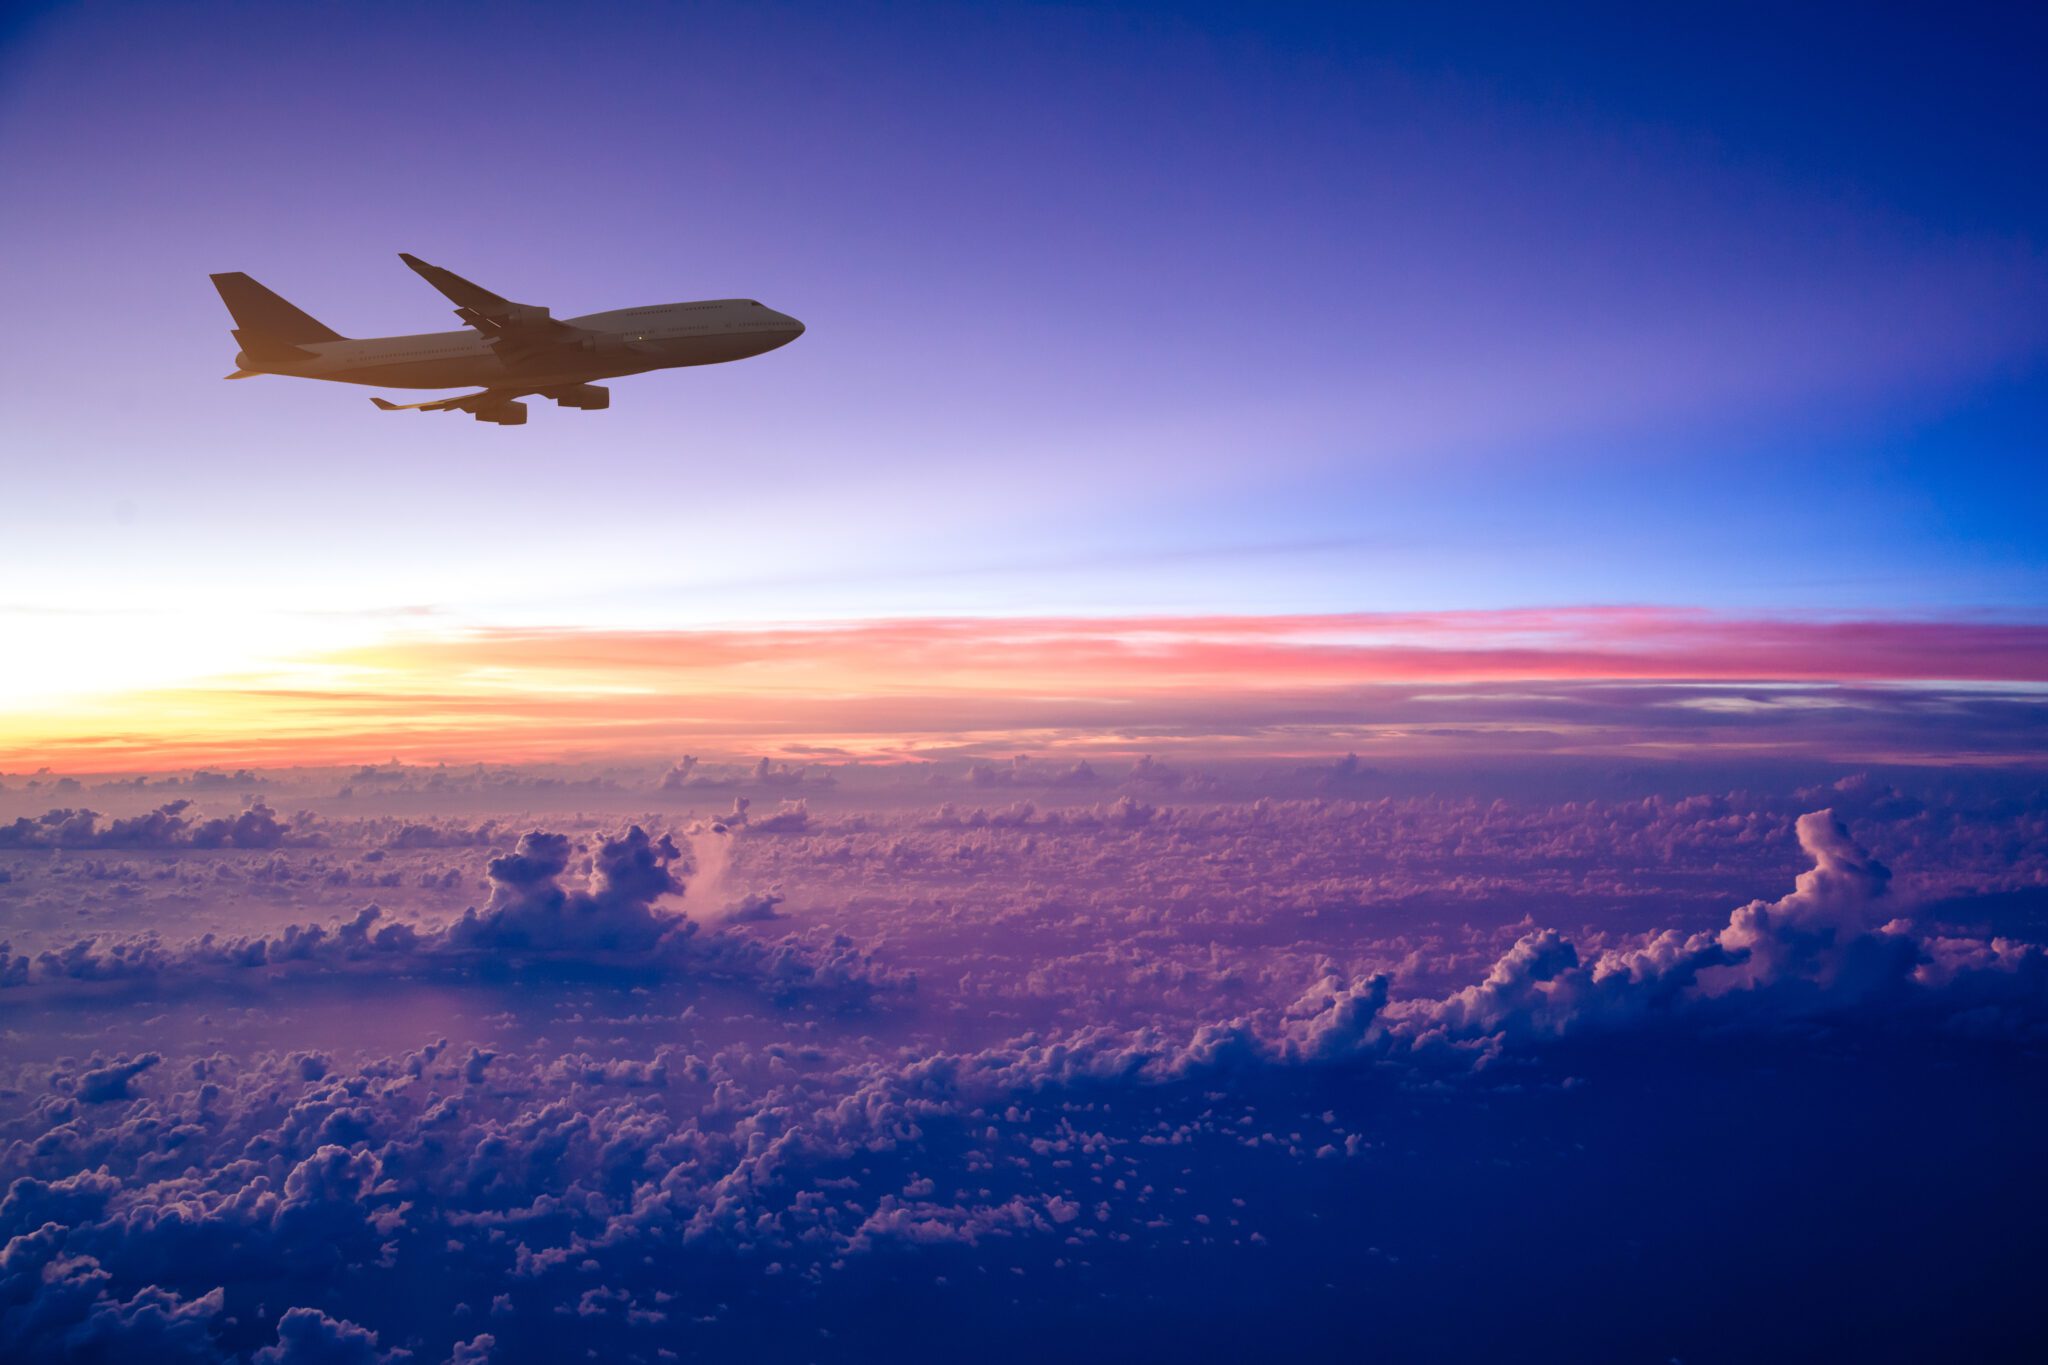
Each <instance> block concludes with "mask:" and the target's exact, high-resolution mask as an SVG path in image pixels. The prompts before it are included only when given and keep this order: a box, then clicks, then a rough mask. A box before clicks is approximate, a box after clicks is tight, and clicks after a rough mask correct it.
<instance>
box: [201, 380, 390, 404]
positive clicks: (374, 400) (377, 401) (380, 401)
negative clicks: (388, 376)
mask: <svg viewBox="0 0 2048 1365" xmlns="http://www.w3.org/2000/svg"><path fill="white" fill-rule="evenodd" d="M228 377H229V378H230V379H232V378H234V376H233V375H229V376H228ZM370 401H371V402H372V403H375V404H376V405H377V406H378V407H380V408H382V409H384V411H386V412H402V411H403V410H404V407H405V405H404V404H402V403H393V402H391V401H389V400H388V399H383V398H377V397H374V396H373V397H372V398H371V399H370Z"/></svg>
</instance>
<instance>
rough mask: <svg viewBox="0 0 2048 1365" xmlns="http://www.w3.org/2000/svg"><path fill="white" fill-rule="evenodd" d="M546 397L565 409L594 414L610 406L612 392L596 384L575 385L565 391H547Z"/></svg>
mask: <svg viewBox="0 0 2048 1365" xmlns="http://www.w3.org/2000/svg"><path fill="white" fill-rule="evenodd" d="M548 397H550V398H552V399H554V400H555V401H556V402H557V403H560V404H561V405H562V406H563V407H565V408H581V409H583V410H584V411H585V412H596V411H598V410H599V409H600V408H608V407H610V406H611V405H612V391H611V390H610V389H607V388H603V387H601V386H599V385H596V384H576V385H573V386H571V387H569V388H566V389H549V390H548Z"/></svg>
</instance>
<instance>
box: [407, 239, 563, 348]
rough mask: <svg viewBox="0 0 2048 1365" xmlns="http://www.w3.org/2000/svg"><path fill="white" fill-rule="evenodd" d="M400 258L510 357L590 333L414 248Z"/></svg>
mask: <svg viewBox="0 0 2048 1365" xmlns="http://www.w3.org/2000/svg"><path fill="white" fill-rule="evenodd" d="M398 258H399V259H400V260H402V261H404V262H405V263H406V264H407V265H409V266H411V267H412V268H413V270H414V271H415V272H416V273H417V274H418V275H419V277H420V278H421V279H423V280H425V281H426V282H427V283H428V284H431V285H433V286H434V288H436V289H438V290H440V291H441V292H442V293H443V294H444V295H446V296H447V298H448V300H449V302H451V303H453V304H454V305H455V316H456V317H458V318H461V319H462V320H463V321H464V322H466V323H468V324H469V325H470V326H471V327H474V328H476V330H477V331H478V332H480V333H482V334H483V337H484V339H485V340H486V341H488V342H490V343H491V346H492V348H493V349H494V350H496V351H497V352H498V353H499V354H500V355H502V356H504V357H505V358H506V359H507V360H510V361H519V360H523V359H525V358H526V357H528V356H531V355H533V354H535V353H537V352H541V351H546V350H549V349H552V348H554V347H558V346H565V345H566V346H576V345H580V344H582V341H583V339H584V337H585V336H586V335H588V334H587V333H586V332H585V331H584V330H583V329H582V328H580V327H572V326H570V325H569V324H568V323H566V322H562V321H560V320H559V319H556V318H552V317H549V316H548V310H547V309H545V308H543V307H540V306H539V305H537V304H531V303H514V302H512V301H511V300H510V299H507V298H503V297H501V296H500V295H497V294H493V293H492V292H491V291H490V290H488V289H485V288H484V287H483V286H482V285H479V284H472V283H471V282H470V281H468V280H465V279H463V278H462V276H460V275H458V274H456V273H455V272H454V271H452V270H443V269H442V268H441V267H440V266H438V265H429V264H427V263H426V262H425V261H423V260H421V259H420V258H419V257H417V256H415V255H413V254H412V253H411V252H407V251H401V252H399V253H398Z"/></svg>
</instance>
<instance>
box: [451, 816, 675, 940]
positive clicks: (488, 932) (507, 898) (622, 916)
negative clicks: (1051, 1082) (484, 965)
mask: <svg viewBox="0 0 2048 1365" xmlns="http://www.w3.org/2000/svg"><path fill="white" fill-rule="evenodd" d="M573 851H574V847H573V845H572V844H571V843H570V840H569V836H567V835H566V834H547V833H539V832H536V833H532V834H528V835H525V836H523V837H522V838H521V839H520V841H519V846H518V848H517V849H516V850H515V851H514V852H512V853H510V854H506V855H504V856H502V857H497V858H493V859H491V861H490V865H489V867H488V869H487V873H488V875H489V877H490V881H491V897H490V901H489V902H488V904H487V905H486V906H485V908H484V909H483V910H482V911H481V912H478V911H476V910H474V909H472V910H470V911H469V912H467V913H466V914H464V915H463V917H462V918H461V919H459V920H457V921H456V922H455V923H454V924H452V925H450V926H449V928H448V930H447V932H446V933H445V934H444V935H443V940H442V941H443V942H444V943H445V944H446V946H447V947H449V948H452V949H471V950H482V951H486V952H497V951H503V950H508V949H516V950H522V951H535V952H541V953H564V952H568V953H589V952H638V953H645V952H653V951H656V950H657V949H658V948H659V946H660V945H661V943H662V941H663V940H664V939H666V938H668V937H669V936H670V935H672V934H677V933H683V934H687V933H689V932H692V928H691V921H688V920H684V919H681V918H680V917H678V916H675V915H670V914H665V913H662V912H660V911H658V910H657V909H656V908H655V902H656V901H658V900H660V899H661V898H662V897H664V896H670V895H676V896H680V895H681V894H682V893H683V882H682V881H681V880H680V879H679V878H678V877H677V876H676V875H675V874H674V873H673V872H672V871H671V870H670V864H671V863H675V862H678V861H680V860H682V858H683V853H682V851H681V850H680V849H678V848H677V847H676V845H675V842H674V841H673V840H672V839H671V838H670V837H669V836H668V835H665V834H664V835H663V836H662V837H661V838H660V839H658V840H657V839H653V838H650V837H649V836H648V834H647V832H646V831H645V830H643V829H641V828H640V827H639V826H638V825H635V826H633V827H632V828H631V829H630V830H628V831H627V832H626V833H625V834H624V835H621V836H620V837H618V838H615V839H606V840H603V841H601V842H600V843H599V845H598V848H597V851H596V853H595V854H594V855H593V857H592V859H591V869H590V875H589V884H588V886H587V887H585V888H578V889H570V888H565V887H564V886H562V885H561V882H560V878H561V876H562V874H563V873H564V872H565V871H567V869H568V866H569V858H570V855H571V854H572V853H573Z"/></svg>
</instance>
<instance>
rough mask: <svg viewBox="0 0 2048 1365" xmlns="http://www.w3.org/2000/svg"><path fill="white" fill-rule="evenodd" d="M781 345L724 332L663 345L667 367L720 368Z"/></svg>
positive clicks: (770, 339) (764, 337)
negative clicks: (716, 366)
mask: <svg viewBox="0 0 2048 1365" xmlns="http://www.w3.org/2000/svg"><path fill="white" fill-rule="evenodd" d="M780 344H781V342H780V341H779V340H778V339H776V338H774V337H772V336H770V335H768V334H766V333H758V332H727V333H724V334H722V335H717V336H702V337H676V338H673V339H672V340H669V341H666V342H664V343H662V352H663V355H664V357H665V358H666V363H667V364H669V365H675V366H682V365H722V364H724V363H725V362H726V361H728V360H745V359H747V358H748V357H749V356H757V355H761V354H763V353H764V352H767V351H772V350H774V349H775V348H776V347H777V346H778V345H780Z"/></svg>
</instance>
